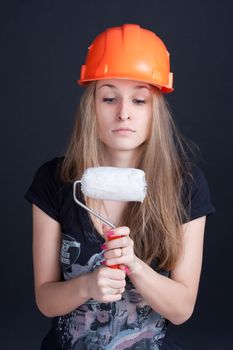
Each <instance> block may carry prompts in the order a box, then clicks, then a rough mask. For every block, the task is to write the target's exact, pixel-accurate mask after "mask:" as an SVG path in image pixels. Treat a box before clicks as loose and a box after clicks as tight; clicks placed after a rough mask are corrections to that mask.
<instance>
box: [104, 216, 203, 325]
mask: <svg viewBox="0 0 233 350" xmlns="http://www.w3.org/2000/svg"><path fill="white" fill-rule="evenodd" d="M205 221H206V217H205V216H203V217H200V218H198V219H195V220H192V221H190V222H188V223H186V224H184V225H183V226H182V227H183V252H182V255H181V257H180V259H179V261H178V262H177V264H176V267H175V268H174V269H173V271H172V272H171V278H168V277H165V276H162V275H160V274H159V273H157V272H155V271H154V270H153V269H152V268H150V267H149V266H148V265H147V264H145V263H144V262H143V261H142V260H140V259H139V258H137V257H135V256H134V265H133V268H132V263H133V259H132V254H131V260H130V250H129V251H128V252H127V246H126V245H123V247H124V248H123V252H124V251H125V252H127V254H126V255H125V256H123V257H121V258H115V259H113V258H112V257H113V256H112V255H107V257H108V258H109V257H111V259H110V260H107V264H109V265H110V264H124V265H126V266H128V267H129V269H131V270H132V273H131V274H130V275H129V277H130V279H131V281H132V283H133V284H134V286H135V288H136V289H137V290H138V292H139V293H140V294H141V295H142V296H143V297H144V298H145V300H146V301H147V302H148V304H149V305H150V306H151V307H152V308H153V309H154V310H155V311H156V312H158V313H159V314H161V315H163V316H164V317H165V318H167V319H168V320H169V321H171V322H172V323H174V324H181V323H183V322H185V321H186V320H187V319H188V318H189V317H190V316H191V314H192V312H193V309H194V305H195V302H196V297H197V291H198V285H199V279H200V273H201V265H202V254H203V239H204V228H205ZM117 230H119V232H118V234H119V233H120V232H123V231H121V228H118V229H117ZM116 234H117V232H116ZM125 238H126V237H124V238H122V240H125V241H124V244H125V242H126V239H125ZM120 240H121V239H119V240H118V242H119V241H120ZM107 244H108V245H109V246H108V247H109V248H110V247H113V245H114V244H115V245H116V244H117V240H115V241H114V240H113V241H111V242H109V243H107ZM129 246H130V244H129ZM131 246H132V243H131ZM121 247H122V245H121ZM115 248H117V247H116V246H115ZM115 250H116V252H115V254H118V250H119V249H115ZM109 252H110V251H109ZM131 252H132V249H131ZM110 254H113V250H112V251H111V253H110ZM127 258H128V260H127ZM129 261H130V262H131V264H130V262H129ZM127 262H129V263H128V264H127Z"/></svg>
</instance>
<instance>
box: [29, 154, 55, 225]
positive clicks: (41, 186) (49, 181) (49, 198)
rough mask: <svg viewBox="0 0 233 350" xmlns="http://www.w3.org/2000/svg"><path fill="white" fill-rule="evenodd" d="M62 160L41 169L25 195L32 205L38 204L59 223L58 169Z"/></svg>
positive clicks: (42, 166)
mask: <svg viewBox="0 0 233 350" xmlns="http://www.w3.org/2000/svg"><path fill="white" fill-rule="evenodd" d="M59 160H60V158H54V159H52V160H50V161H48V162H46V163H44V164H43V165H41V166H40V167H39V169H38V170H37V171H36V173H35V175H34V178H33V181H32V184H31V186H30V187H29V188H28V190H27V191H26V193H25V194H24V198H25V199H26V200H28V201H29V202H30V203H34V204H36V205H37V206H38V207H39V208H40V209H41V210H43V211H44V212H45V213H46V214H48V215H49V216H50V217H52V218H53V219H55V220H56V221H58V222H59V182H58V180H57V169H58V164H59Z"/></svg>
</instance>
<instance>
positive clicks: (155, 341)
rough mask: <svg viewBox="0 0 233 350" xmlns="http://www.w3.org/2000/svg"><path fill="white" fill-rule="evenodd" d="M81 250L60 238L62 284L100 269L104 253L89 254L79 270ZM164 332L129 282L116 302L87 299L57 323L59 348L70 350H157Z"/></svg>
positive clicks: (71, 239)
mask: <svg viewBox="0 0 233 350" xmlns="http://www.w3.org/2000/svg"><path fill="white" fill-rule="evenodd" d="M81 249H82V247H81V243H80V242H77V241H76V240H75V239H74V237H73V236H71V235H65V234H63V240H62V247H61V257H60V260H61V264H62V269H63V275H64V279H65V280H68V279H70V278H75V277H77V276H80V275H82V274H84V273H87V272H91V271H93V270H95V269H96V268H97V267H99V266H101V261H102V260H103V254H104V251H101V252H99V253H96V254H93V255H92V256H91V257H90V258H89V260H88V261H87V263H86V265H84V266H83V265H81V264H80V263H79V259H78V258H79V256H80V254H81ZM165 332H166V324H165V320H164V318H163V317H161V316H160V315H159V314H157V313H156V312H154V311H153V310H152V309H151V307H150V306H149V305H147V304H146V302H145V300H144V299H143V298H142V296H141V295H140V294H139V293H138V291H137V290H136V289H135V288H134V286H133V284H132V283H131V282H130V281H129V280H127V283H126V289H125V292H124V293H123V295H122V299H121V300H120V301H117V302H113V303H99V302H98V301H96V300H93V299H90V300H88V301H87V302H86V303H85V304H84V305H81V306H80V307H78V308H77V309H76V310H74V311H73V312H71V313H70V314H68V315H65V316H61V317H58V319H57V334H58V336H59V335H60V336H59V338H60V343H61V346H62V348H65V349H72V350H78V349H82V350H85V349H86V350H89V349H96V350H97V349H98V350H102V349H103V350H104V349H106V350H110V349H111V350H123V349H126V348H130V349H135V350H136V349H153V350H159V345H160V344H161V341H162V340H163V338H164V336H165Z"/></svg>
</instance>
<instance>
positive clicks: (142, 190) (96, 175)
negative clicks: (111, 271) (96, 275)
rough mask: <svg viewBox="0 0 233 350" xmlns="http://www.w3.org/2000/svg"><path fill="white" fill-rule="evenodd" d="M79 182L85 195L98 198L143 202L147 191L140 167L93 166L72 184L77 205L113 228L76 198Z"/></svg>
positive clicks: (112, 226) (111, 225)
mask: <svg viewBox="0 0 233 350" xmlns="http://www.w3.org/2000/svg"><path fill="white" fill-rule="evenodd" d="M79 184H81V191H82V193H83V194H84V195H85V196H87V197H90V198H93V199H100V200H111V201H125V202H131V201H133V202H134V201H135V202H143V200H144V198H145V196H146V192H147V185H146V180H145V173H144V171H143V170H141V169H135V168H118V167H93V168H88V169H86V170H85V171H84V174H83V176H82V178H81V180H77V181H75V182H74V184H73V198H74V200H75V202H76V203H77V204H78V205H79V206H81V207H82V208H84V209H86V210H87V211H88V212H89V213H91V214H93V215H95V216H96V217H97V218H99V219H100V220H101V221H102V222H104V223H105V224H107V225H109V226H110V227H111V228H113V229H114V228H115V226H114V225H113V223H111V222H110V221H109V220H107V219H106V218H104V217H103V216H102V215H100V214H99V213H97V212H96V211H94V210H93V209H91V208H89V207H87V206H86V205H85V204H83V203H82V202H80V201H79V200H78V198H77V196H76V193H77V186H78V185H79ZM116 238H119V236H114V237H113V238H112V239H116ZM112 267H117V266H116V265H114V266H112Z"/></svg>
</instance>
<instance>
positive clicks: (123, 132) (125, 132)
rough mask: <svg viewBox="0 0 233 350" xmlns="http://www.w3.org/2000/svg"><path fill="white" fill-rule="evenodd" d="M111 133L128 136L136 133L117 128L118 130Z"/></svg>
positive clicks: (131, 130) (127, 129)
mask: <svg viewBox="0 0 233 350" xmlns="http://www.w3.org/2000/svg"><path fill="white" fill-rule="evenodd" d="M112 132H113V133H115V134H119V135H129V134H131V133H132V132H136V131H135V130H133V129H129V128H118V129H114V130H113V131H112Z"/></svg>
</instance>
